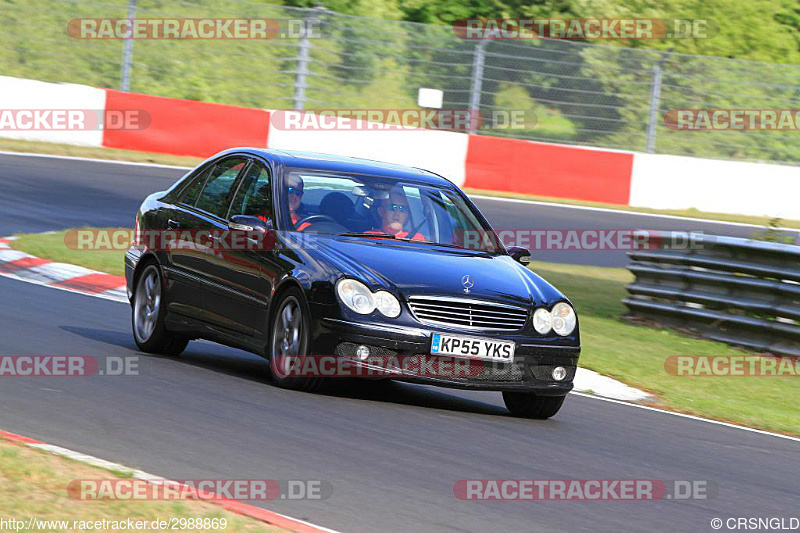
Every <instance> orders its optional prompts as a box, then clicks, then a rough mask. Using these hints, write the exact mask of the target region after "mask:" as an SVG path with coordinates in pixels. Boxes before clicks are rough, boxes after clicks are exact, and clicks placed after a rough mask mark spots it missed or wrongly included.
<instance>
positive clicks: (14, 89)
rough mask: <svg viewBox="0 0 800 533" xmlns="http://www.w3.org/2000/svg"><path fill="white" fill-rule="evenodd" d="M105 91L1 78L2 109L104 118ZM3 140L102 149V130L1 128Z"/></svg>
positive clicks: (0, 133) (82, 86)
mask: <svg viewBox="0 0 800 533" xmlns="http://www.w3.org/2000/svg"><path fill="white" fill-rule="evenodd" d="M105 107H106V91H105V90H104V89H95V88H94V87H87V86H86V85H72V84H69V83H46V82H43V81H36V80H26V79H22V78H12V77H9V76H0V109H3V110H12V109H16V110H20V109H30V110H33V109H43V110H66V109H71V110H87V111H94V112H96V113H97V114H98V115H102V113H103V111H104V110H105ZM0 137H5V138H7V139H21V140H26V141H44V142H53V143H62V144H76V145H82V146H102V144H103V130H102V127H98V128H95V129H90V130H69V131H67V130H60V131H59V130H35V129H31V130H12V129H6V128H5V127H3V125H2V124H0Z"/></svg>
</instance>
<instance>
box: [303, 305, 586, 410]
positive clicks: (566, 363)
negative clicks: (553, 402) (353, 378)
mask: <svg viewBox="0 0 800 533" xmlns="http://www.w3.org/2000/svg"><path fill="white" fill-rule="evenodd" d="M437 331H439V332H441V331H442V330H433V329H428V328H426V327H408V326H401V325H387V324H380V325H378V324H362V323H357V322H352V321H348V320H343V319H339V318H327V317H326V318H319V319H318V320H317V321H316V324H315V327H314V332H315V334H314V342H313V345H314V346H315V352H317V353H327V354H336V355H337V356H339V357H346V358H351V359H357V357H356V354H355V349H356V347H357V346H359V345H364V346H367V347H369V348H370V352H371V353H374V354H376V355H379V356H384V357H391V356H395V355H396V356H419V357H435V356H429V355H428V354H429V353H430V348H431V335H432V334H433V333H435V332H437ZM449 333H450V334H463V335H465V336H471V337H476V336H477V337H485V338H498V339H501V338H503V339H504V340H514V342H515V344H516V349H515V353H514V359H515V360H514V364H513V365H509V364H491V363H482V362H479V364H481V365H482V366H481V367H480V368H479V369H478V371H475V370H474V369H473V370H471V371H469V372H467V374H468V375H463V374H461V375H457V374H458V373H457V372H452V371H451V372H446V373H444V374H443V375H442V374H437V373H436V372H424V373H418V374H414V373H407V372H404V373H401V374H398V375H395V376H391V377H392V378H393V379H397V380H401V381H408V382H413V383H422V384H428V385H438V386H442V387H450V388H458V389H468V390H484V391H518V392H530V393H534V394H537V395H540V396H564V395H566V394H567V393H568V392H569V391H570V390H572V387H573V383H572V382H573V379H574V377H575V371H576V369H577V366H578V357H579V355H580V351H581V349H580V346H563V345H549V344H542V343H536V342H532V341H534V340H535V339H527V338H524V339H519V338H511V337H502V336H497V335H496V334H487V335H480V334H477V335H476V334H475V333H472V332H471V333H454V332H452V331H451V332H449ZM447 359H451V358H447ZM461 361H463V360H461ZM557 366H561V367H564V368H565V369H566V371H567V375H566V377H565V378H564V379H563V380H560V381H557V380H555V379H553V377H552V370H553V369H554V368H555V367H557Z"/></svg>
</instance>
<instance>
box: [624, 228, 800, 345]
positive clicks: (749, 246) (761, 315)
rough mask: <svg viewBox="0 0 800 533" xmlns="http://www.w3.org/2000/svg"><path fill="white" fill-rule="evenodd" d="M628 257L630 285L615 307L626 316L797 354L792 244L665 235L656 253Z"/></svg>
mask: <svg viewBox="0 0 800 533" xmlns="http://www.w3.org/2000/svg"><path fill="white" fill-rule="evenodd" d="M651 235H652V233H651ZM651 240H652V239H651ZM628 256H629V257H630V258H631V260H632V263H630V264H629V265H628V269H629V270H630V271H631V272H632V273H633V274H634V276H635V277H636V279H635V280H634V282H633V283H632V284H630V285H628V287H627V289H628V292H629V293H630V296H629V297H627V298H625V299H623V303H624V304H625V305H626V306H627V307H628V309H629V310H630V311H631V313H632V315H634V316H641V317H644V318H648V319H651V320H654V321H656V322H658V323H661V324H664V325H668V326H674V327H684V328H691V329H692V330H695V331H697V332H699V333H700V334H701V335H702V336H703V337H706V338H708V339H712V340H716V341H721V342H726V343H729V344H734V345H738V346H744V347H747V348H751V349H755V350H759V351H763V352H769V353H773V354H779V355H800V246H795V245H789V244H778V243H772V242H764V241H753V240H748V239H740V238H734V237H718V236H709V235H687V234H675V233H673V234H664V235H663V243H662V246H660V247H658V249H654V248H651V249H647V250H637V251H633V252H629V253H628Z"/></svg>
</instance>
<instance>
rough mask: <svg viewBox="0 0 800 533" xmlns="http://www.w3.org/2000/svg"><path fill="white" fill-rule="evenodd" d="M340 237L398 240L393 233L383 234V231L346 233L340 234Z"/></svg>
mask: <svg viewBox="0 0 800 533" xmlns="http://www.w3.org/2000/svg"><path fill="white" fill-rule="evenodd" d="M338 235H339V236H340V237H378V238H381V239H396V238H397V237H395V236H394V235H392V234H391V233H383V232H382V231H378V232H366V231H346V232H344V233H339V234H338Z"/></svg>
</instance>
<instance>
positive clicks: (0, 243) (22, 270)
mask: <svg viewBox="0 0 800 533" xmlns="http://www.w3.org/2000/svg"><path fill="white" fill-rule="evenodd" d="M14 239H15V237H4V238H2V239H0V276H5V277H7V278H12V279H18V280H21V281H27V282H29V283H36V284H38V285H47V286H49V287H54V288H56V289H62V290H66V291H70V292H78V293H81V294H88V295H90V296H96V297H98V298H105V299H106V300H114V301H118V302H127V301H128V297H127V294H126V292H125V278H124V277H123V276H115V275H113V274H106V273H104V272H97V271H96V270H91V269H88V268H84V267H80V266H77V265H70V264H68V263H57V262H55V261H50V260H48V259H42V258H40V257H36V256H33V255H30V254H26V253H25V252H20V251H18V250H14V249H12V248H11V242H12V241H13V240H14Z"/></svg>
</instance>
